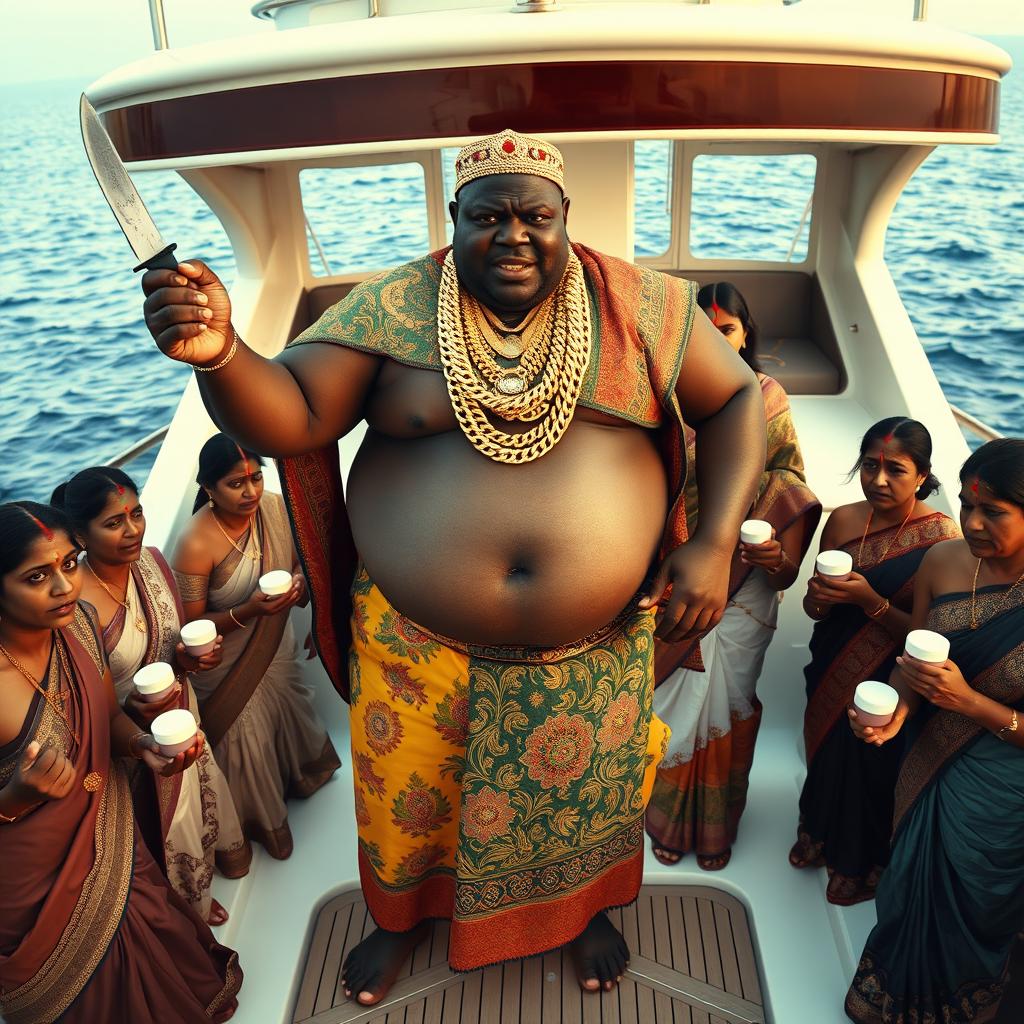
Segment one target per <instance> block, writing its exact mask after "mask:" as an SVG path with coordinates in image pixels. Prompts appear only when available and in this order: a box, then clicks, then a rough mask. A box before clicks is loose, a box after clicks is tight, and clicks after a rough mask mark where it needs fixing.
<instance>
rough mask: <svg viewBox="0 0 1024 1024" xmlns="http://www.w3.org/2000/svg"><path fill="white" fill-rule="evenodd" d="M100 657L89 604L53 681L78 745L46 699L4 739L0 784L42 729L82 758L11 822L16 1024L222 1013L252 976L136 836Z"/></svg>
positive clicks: (11, 972)
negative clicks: (62, 786) (57, 786)
mask: <svg viewBox="0 0 1024 1024" xmlns="http://www.w3.org/2000/svg"><path fill="white" fill-rule="evenodd" d="M103 667H104V665H103V655H102V649H101V647H100V640H99V638H98V635H97V631H96V629H95V626H94V624H93V622H92V620H91V619H90V617H89V615H88V614H87V612H86V611H85V610H84V609H83V608H82V607H81V606H79V608H78V610H77V612H76V617H75V620H74V622H73V623H72V625H70V626H68V627H66V628H65V629H62V630H60V631H58V632H57V635H56V638H55V642H54V654H53V658H52V659H51V664H50V667H49V672H48V677H47V682H46V686H47V688H48V689H49V690H50V691H51V692H53V693H56V694H58V695H60V699H62V700H63V705H62V706H63V707H64V708H65V710H66V712H67V713H68V717H69V719H70V722H71V726H72V728H73V729H74V730H75V731H76V732H77V733H78V734H79V737H80V741H81V742H80V744H79V743H76V742H75V741H74V739H73V738H72V737H71V735H70V734H69V732H68V731H67V729H66V727H65V726H64V724H63V722H62V721H61V719H60V718H59V717H58V716H56V715H55V714H54V712H53V711H52V709H51V707H50V705H49V703H48V702H47V701H45V700H43V699H42V697H41V696H37V697H36V698H35V699H34V700H33V702H32V704H31V706H30V708H29V712H28V714H27V715H26V720H25V725H24V727H23V729H22V731H21V734H20V735H19V736H18V737H17V738H16V739H15V740H14V741H13V742H11V743H9V744H7V745H6V746H5V747H4V748H2V749H0V784H2V783H5V782H6V781H7V780H8V779H9V778H10V776H11V774H13V772H14V769H15V767H16V765H17V763H18V762H19V760H20V759H21V758H22V757H23V755H24V750H25V747H26V746H27V745H28V743H29V742H31V741H33V740H35V741H37V742H39V743H41V744H42V745H43V746H44V748H45V747H46V746H59V747H60V748H61V749H62V750H64V752H65V754H66V755H67V756H69V757H70V758H71V759H72V760H73V761H74V763H75V781H74V785H73V786H72V789H71V792H70V793H69V794H68V795H67V796H66V797H64V798H63V799H61V800H51V801H47V802H45V803H43V804H41V805H40V806H39V807H37V808H35V809H34V810H32V811H30V812H29V813H27V814H26V815H24V816H23V817H21V818H19V819H18V820H17V821H15V822H13V823H10V824H4V825H3V826H0V860H2V862H3V865H4V870H3V871H0V1011H2V1015H3V1018H4V1020H6V1021H7V1022H8V1024H48V1022H50V1021H53V1020H56V1019H57V1018H58V1017H60V1019H61V1020H62V1021H66V1022H69V1024H95V1022H96V1021H100V1020H102V1021H105V1022H111V1024H116V1022H118V1021H125V1022H127V1021H138V1020H147V1019H159V1020H161V1021H164V1022H168V1021H170V1022H174V1024H179V1022H180V1024H200V1022H203V1021H208V1020H210V1019H212V1020H215V1021H216V1020H223V1019H224V1015H225V1013H227V1012H228V1011H229V1010H230V1008H231V1007H233V1006H234V1004H235V994H236V992H237V991H238V988H239V987H240V985H241V980H242V975H241V971H240V970H239V968H238V964H237V957H236V955H235V954H234V953H233V952H232V951H231V950H228V949H226V948H225V947H223V946H220V945H218V944H217V943H216V942H215V941H214V939H213V935H212V933H211V932H210V930H209V928H208V927H207V926H206V925H205V924H204V923H203V922H202V921H201V920H200V919H199V918H198V917H197V916H196V915H195V914H194V913H193V912H192V911H191V910H190V909H189V907H188V905H187V904H186V903H184V902H183V901H182V900H181V899H180V898H179V897H177V896H176V895H175V894H174V893H173V891H172V890H170V889H168V887H167V885H166V882H164V880H163V879H162V877H161V875H160V873H159V871H158V870H157V868H156V866H155V865H154V863H153V861H152V858H151V857H150V856H149V854H148V852H147V851H146V849H145V846H144V844H142V843H139V842H138V841H137V839H138V837H137V833H136V830H135V825H134V821H133V818H132V809H131V797H130V794H129V790H128V783H127V780H126V779H125V777H124V775H123V774H122V772H121V770H120V768H119V767H118V766H116V765H114V764H112V763H111V759H110V732H109V729H110V719H109V710H108V707H107V700H106V694H105V692H104V683H103V678H102V674H101V673H102V671H103ZM165 1000H166V1001H167V1003H166V1005H165Z"/></svg>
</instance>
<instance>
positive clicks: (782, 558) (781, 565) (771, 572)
mask: <svg viewBox="0 0 1024 1024" xmlns="http://www.w3.org/2000/svg"><path fill="white" fill-rule="evenodd" d="M788 561H789V555H787V554H786V552H785V551H782V554H781V555H779V564H778V565H777V566H775V568H774V569H765V572H766V573H768V575H769V576H775V575H777V574H778V573H780V572H782V570H783V569H785V568H786V563H787V562H788Z"/></svg>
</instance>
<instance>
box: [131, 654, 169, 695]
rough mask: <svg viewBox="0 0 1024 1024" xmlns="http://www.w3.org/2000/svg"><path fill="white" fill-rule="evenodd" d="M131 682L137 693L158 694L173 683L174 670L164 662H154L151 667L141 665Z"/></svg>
mask: <svg viewBox="0 0 1024 1024" xmlns="http://www.w3.org/2000/svg"><path fill="white" fill-rule="evenodd" d="M132 681H133V682H134V683H135V689H136V690H138V691H139V693H160V691H161V690H166V689H167V687H168V686H170V685H171V684H172V683H173V682H174V669H173V668H171V666H170V665H168V664H167V662H166V661H154V662H153V664H152V665H143V666H142V668H140V669H139V671H138V672H136V673H135V675H134V677H133V679H132Z"/></svg>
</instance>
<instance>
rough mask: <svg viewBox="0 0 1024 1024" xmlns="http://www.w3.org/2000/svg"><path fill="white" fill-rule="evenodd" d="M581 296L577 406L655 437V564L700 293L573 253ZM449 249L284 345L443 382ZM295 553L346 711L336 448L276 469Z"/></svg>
mask: <svg viewBox="0 0 1024 1024" xmlns="http://www.w3.org/2000/svg"><path fill="white" fill-rule="evenodd" d="M573 251H574V252H575V253H576V255H577V256H579V258H580V262H581V263H582V265H583V270H584V275H585V277H586V281H587V290H588V295H589V297H590V319H591V356H590V363H589V365H588V367H587V372H586V374H585V375H584V380H583V386H582V389H581V392H580V397H579V401H578V405H580V406H583V407H586V408H590V409H595V410H597V411H599V412H603V413H606V414H608V415H611V416H616V417H618V418H619V419H622V420H625V421H626V422H628V423H632V424H634V425H636V426H639V427H643V428H647V429H652V430H657V431H658V443H659V449H660V454H661V458H662V462H663V463H664V466H665V472H666V477H667V479H668V485H669V486H668V493H669V513H668V516H667V521H666V524H665V531H664V534H663V537H662V541H661V547H660V554H661V555H662V556H664V555H666V554H667V553H668V552H669V551H672V550H674V549H675V548H677V547H678V546H679V545H680V544H683V543H685V542H686V540H687V537H688V533H687V526H686V503H685V496H684V493H683V487H684V484H685V481H686V451H685V442H684V429H685V428H684V424H683V413H682V410H681V409H680V407H679V401H678V399H677V398H676V394H675V387H676V382H677V380H678V377H679V371H680V367H681V365H682V362H683V356H684V355H685V353H686V347H687V345H688V343H689V340H690V331H691V329H692V327H693V318H694V314H695V311H696V308H697V307H696V295H697V286H696V285H695V284H694V283H693V282H692V281H684V280H682V279H681V278H676V277H670V276H669V275H667V274H662V273H660V272H658V271H654V270H649V269H647V268H645V267H637V266H635V265H634V264H632V263H627V262H625V261H624V260H620V259H616V258H615V257H612V256H606V255H604V254H602V253H599V252H595V251H594V250H593V249H590V248H588V247H587V246H584V245H579V244H574V245H573ZM447 253H448V249H447V248H445V249H441V250H439V251H437V252H434V253H431V254H430V255H428V256H424V257H422V258H421V259H418V260H413V261H412V262H411V263H405V264H403V265H401V266H399V267H395V268H393V269H392V270H388V271H385V272H384V273H382V274H378V275H377V276H376V277H373V278H370V279H369V280H367V281H363V282H361V283H360V284H358V285H356V287H355V288H353V289H352V291H351V292H349V294H348V295H346V296H345V298H344V299H342V301H341V302H339V303H336V304H335V305H334V306H332V307H331V308H330V309H328V310H327V311H326V312H325V313H324V314H323V316H322V317H321V318H320V319H319V320H318V321H317V322H316V323H315V324H313V325H312V326H311V327H309V328H307V329H306V330H305V331H303V332H302V333H301V334H300V335H299V336H298V337H297V338H295V339H293V340H292V341H291V342H289V344H290V345H307V344H321V343H322V344H332V345H344V346H346V347H348V348H354V349H358V350H360V351H363V352H370V353H372V354H374V355H378V356H382V357H385V358H388V359H392V360H394V361H395V362H397V363H402V364H404V365H406V366H413V367H418V368H420V369H427V370H435V371H437V372H438V373H440V372H441V358H440V353H439V350H438V346H437V299H438V286H439V283H440V280H441V266H442V264H443V263H444V259H445V256H446V255H447ZM278 468H279V471H280V476H281V485H282V488H283V490H284V497H285V500H286V501H287V503H288V513H289V516H290V517H291V521H292V527H293V530H294V534H295V546H296V549H297V551H298V554H299V558H300V559H301V561H302V566H303V570H304V571H305V574H306V578H307V579H308V580H309V585H310V594H311V597H312V601H313V638H314V641H315V643H316V648H317V653H318V654H319V655H320V659H321V661H322V662H323V664H324V668H325V669H326V671H327V674H328V676H329V677H330V679H331V681H332V682H333V683H334V686H335V688H336V689H337V691H338V693H339V694H341V696H342V698H343V699H344V700H348V692H349V682H348V673H347V671H346V660H345V656H346V652H347V651H348V648H349V645H350V643H351V639H352V638H351V633H350V628H349V626H350V619H351V614H352V602H351V593H350V590H351V586H352V580H353V577H354V575H355V572H356V570H357V568H358V562H359V558H358V554H357V552H356V549H355V543H354V541H353V539H352V529H351V526H350V523H349V518H348V513H347V510H346V508H345V494H344V487H343V486H342V480H341V471H340V467H339V462H338V446H337V444H335V443H332V444H330V445H327V446H326V447H324V448H321V449H320V450H318V451H315V452H310V453H309V454H307V455H302V456H297V457H294V458H288V459H281V460H279V462H278Z"/></svg>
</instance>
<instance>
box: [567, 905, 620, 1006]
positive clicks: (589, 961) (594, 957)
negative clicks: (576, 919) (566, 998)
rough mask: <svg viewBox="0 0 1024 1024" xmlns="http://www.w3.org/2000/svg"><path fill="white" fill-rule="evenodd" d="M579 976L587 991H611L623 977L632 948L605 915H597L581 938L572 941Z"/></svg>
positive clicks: (573, 956) (571, 949) (583, 987)
mask: <svg viewBox="0 0 1024 1024" xmlns="http://www.w3.org/2000/svg"><path fill="white" fill-rule="evenodd" d="M569 949H570V951H571V953H572V958H573V960H574V961H575V964H576V975H577V977H578V978H579V980H580V987H581V988H582V989H583V990H584V991H585V992H599V991H600V990H601V989H602V988H603V989H604V990H605V991H606V992H610V991H611V990H612V989H613V988H614V987H615V986H616V985H617V984H618V982H619V981H621V980H622V974H623V971H625V969H626V964H628V963H629V947H628V946H627V945H626V940H625V939H624V938H623V937H622V936H621V935H620V934H619V931H618V929H617V928H616V927H615V925H613V924H612V923H611V921H609V920H608V917H607V916H606V915H605V914H603V913H602V914H595V915H594V916H593V917H592V918H591V919H590V924H588V925H587V927H586V928H585V929H584V930H583V934H582V935H580V936H579V938H576V939H573V941H572V942H570V943H569Z"/></svg>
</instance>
